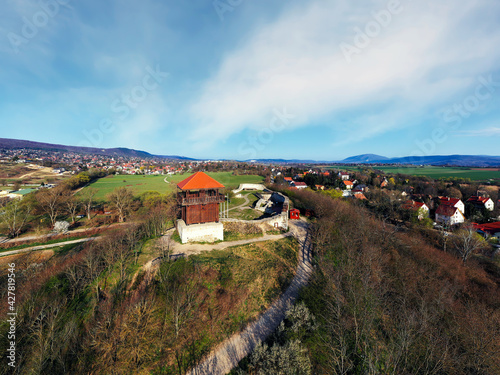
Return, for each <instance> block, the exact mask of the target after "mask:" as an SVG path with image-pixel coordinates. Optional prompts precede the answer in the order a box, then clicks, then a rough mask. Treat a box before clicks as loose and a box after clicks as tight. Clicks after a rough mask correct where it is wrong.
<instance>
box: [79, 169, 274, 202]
mask: <svg viewBox="0 0 500 375" xmlns="http://www.w3.org/2000/svg"><path fill="white" fill-rule="evenodd" d="M207 174H208V175H209V176H211V177H213V178H214V179H216V180H217V181H219V182H220V183H221V184H223V185H224V186H226V187H230V188H237V187H238V186H239V185H240V184H242V183H261V182H262V181H263V180H264V178H263V177H261V176H255V175H248V176H247V175H245V176H234V175H233V173H232V172H213V173H212V172H208V173H207ZM189 176H191V173H186V174H182V175H180V174H176V175H171V176H143V175H112V176H107V177H104V178H100V179H99V180H97V181H96V182H94V183H92V184H91V185H89V186H91V187H93V188H96V189H98V193H97V195H96V197H95V199H96V200H105V198H106V195H108V194H109V193H111V192H112V191H113V190H114V189H116V188H118V187H123V186H125V187H128V188H130V189H132V190H133V191H134V193H135V194H136V195H138V194H141V193H144V192H145V191H158V192H160V193H162V194H165V193H169V192H173V191H175V188H176V186H177V184H178V183H179V182H181V181H182V180H184V179H185V178H187V177H189ZM165 178H166V179H167V181H168V183H166V182H165V181H164V180H165Z"/></svg>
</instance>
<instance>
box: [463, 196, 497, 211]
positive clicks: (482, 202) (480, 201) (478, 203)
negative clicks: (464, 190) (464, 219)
mask: <svg viewBox="0 0 500 375" xmlns="http://www.w3.org/2000/svg"><path fill="white" fill-rule="evenodd" d="M467 202H470V203H472V204H473V205H474V207H476V208H479V209H481V208H485V209H486V210H488V211H493V210H494V209H495V203H494V202H493V201H492V200H491V198H486V197H478V196H475V195H473V196H472V197H470V198H469V199H467Z"/></svg>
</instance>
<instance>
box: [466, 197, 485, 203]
mask: <svg viewBox="0 0 500 375" xmlns="http://www.w3.org/2000/svg"><path fill="white" fill-rule="evenodd" d="M489 200H490V198H485V197H477V196H475V195H473V196H472V197H470V198H469V199H467V202H472V203H480V204H486V202H488V201H489Z"/></svg>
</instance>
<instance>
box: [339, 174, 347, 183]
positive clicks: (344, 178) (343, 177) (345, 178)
mask: <svg viewBox="0 0 500 375" xmlns="http://www.w3.org/2000/svg"><path fill="white" fill-rule="evenodd" d="M339 177H340V178H341V179H342V181H345V180H348V179H349V173H347V172H339Z"/></svg>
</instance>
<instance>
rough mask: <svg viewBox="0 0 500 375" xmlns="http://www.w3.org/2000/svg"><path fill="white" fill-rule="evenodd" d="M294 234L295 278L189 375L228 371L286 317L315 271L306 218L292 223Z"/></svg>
mask: <svg viewBox="0 0 500 375" xmlns="http://www.w3.org/2000/svg"><path fill="white" fill-rule="evenodd" d="M290 228H291V231H292V233H293V235H294V236H295V237H296V238H297V239H298V241H299V243H300V247H301V250H300V261H299V266H298V268H297V271H296V273H295V277H294V279H293V281H292V283H291V285H290V286H289V287H288V289H287V290H286V291H285V293H283V294H282V295H281V296H280V297H279V298H278V300H277V301H275V302H274V303H273V304H272V305H271V307H270V308H269V309H267V310H266V311H265V312H264V313H263V314H262V315H261V316H260V317H259V319H257V320H256V321H255V322H253V323H251V324H250V325H249V326H248V327H247V328H245V330H244V331H243V332H240V333H237V334H235V335H233V336H232V337H230V338H229V339H227V340H226V341H224V342H223V343H222V344H221V345H219V347H218V348H216V349H215V350H214V351H212V353H210V354H209V355H208V356H207V357H206V358H205V359H204V360H203V361H202V362H201V363H200V364H199V365H198V366H196V367H195V368H193V369H191V370H190V371H189V372H188V373H187V374H188V375H209V374H210V375H215V374H227V373H228V372H230V371H231V370H232V369H233V368H234V367H236V366H237V365H238V363H239V362H240V361H241V360H242V359H243V358H245V357H246V356H247V355H248V354H250V353H251V352H252V350H253V349H254V348H255V346H256V345H257V344H258V343H259V342H260V341H264V340H265V339H266V337H268V336H269V335H270V334H271V333H273V332H274V330H275V329H276V328H277V327H278V326H279V324H280V323H281V321H282V320H283V319H284V318H285V313H286V311H287V310H288V309H289V307H290V306H292V305H293V304H294V302H295V300H296V299H297V296H298V294H299V291H300V289H301V288H302V287H303V286H305V285H306V284H307V282H308V280H309V277H310V276H311V273H312V271H313V268H312V265H311V251H312V244H311V240H310V234H309V231H308V229H309V228H308V224H307V223H306V222H305V221H295V222H290Z"/></svg>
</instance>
